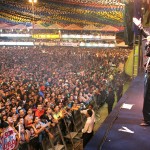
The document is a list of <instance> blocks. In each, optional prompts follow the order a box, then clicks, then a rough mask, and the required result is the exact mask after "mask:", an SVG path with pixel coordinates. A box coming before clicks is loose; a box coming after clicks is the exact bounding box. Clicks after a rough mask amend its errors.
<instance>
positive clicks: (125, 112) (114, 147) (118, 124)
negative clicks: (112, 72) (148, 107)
mask: <svg viewBox="0 0 150 150" xmlns="http://www.w3.org/2000/svg"><path fill="white" fill-rule="evenodd" d="M143 95H144V75H139V76H138V77H136V78H135V80H134V81H133V82H132V83H131V85H130V87H129V89H128V90H127V92H126V93H125V94H124V95H123V97H122V98H121V99H120V101H119V103H118V104H117V105H116V107H115V108H114V110H113V111H112V112H111V114H110V115H109V116H108V117H107V118H106V120H105V121H104V123H103V125H102V126H101V127H100V128H99V129H98V131H97V132H96V133H95V135H94V136H93V138H92V139H91V140H90V142H89V143H88V144H87V145H86V147H85V148H84V150H150V126H140V123H141V122H142V119H143V115H142V107H143ZM123 104H132V105H133V106H132V108H131V109H126V108H121V106H122V105H123ZM124 106H126V105H124ZM129 106H131V105H129Z"/></svg>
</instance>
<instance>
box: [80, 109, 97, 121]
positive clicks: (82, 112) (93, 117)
mask: <svg viewBox="0 0 150 150" xmlns="http://www.w3.org/2000/svg"><path fill="white" fill-rule="evenodd" d="M87 110H88V109H86V110H81V111H80V112H81V114H85V115H86V114H87ZM91 117H92V119H93V120H94V122H95V121H96V119H95V112H94V110H92V116H91Z"/></svg>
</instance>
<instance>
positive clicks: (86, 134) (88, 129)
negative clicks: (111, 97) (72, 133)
mask: <svg viewBox="0 0 150 150" xmlns="http://www.w3.org/2000/svg"><path fill="white" fill-rule="evenodd" d="M86 117H87V120H86V123H85V125H84V128H83V129H82V133H83V134H82V138H83V147H85V146H86V144H87V143H88V142H89V141H90V139H91V138H92V136H93V129H94V119H93V118H92V110H91V109H88V110H87V113H86Z"/></svg>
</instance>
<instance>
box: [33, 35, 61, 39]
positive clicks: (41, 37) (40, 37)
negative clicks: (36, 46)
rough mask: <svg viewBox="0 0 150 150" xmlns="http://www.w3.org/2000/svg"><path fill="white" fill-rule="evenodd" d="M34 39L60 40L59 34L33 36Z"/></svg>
mask: <svg viewBox="0 0 150 150" xmlns="http://www.w3.org/2000/svg"><path fill="white" fill-rule="evenodd" d="M32 38H35V39H59V38H60V35H59V34H33V35H32Z"/></svg>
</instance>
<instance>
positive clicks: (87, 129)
mask: <svg viewBox="0 0 150 150" xmlns="http://www.w3.org/2000/svg"><path fill="white" fill-rule="evenodd" d="M93 128H94V120H93V119H92V117H88V118H87V121H86V123H85V126H84V128H83V129H82V133H91V132H92V131H93Z"/></svg>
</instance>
